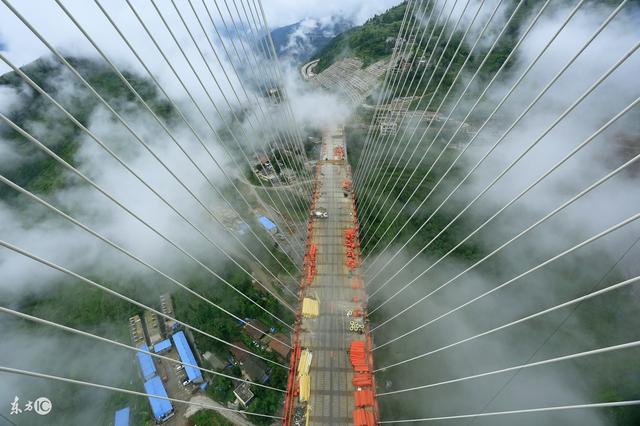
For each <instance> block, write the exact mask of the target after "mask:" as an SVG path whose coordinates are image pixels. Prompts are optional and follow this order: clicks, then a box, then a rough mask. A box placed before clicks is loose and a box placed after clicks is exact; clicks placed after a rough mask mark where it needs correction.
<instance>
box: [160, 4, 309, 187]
mask: <svg viewBox="0 0 640 426" xmlns="http://www.w3.org/2000/svg"><path fill="white" fill-rule="evenodd" d="M172 3H173V4H174V8H176V7H175V2H172ZM188 3H189V7H190V8H191V11H192V12H193V16H194V17H195V18H196V21H197V22H198V25H199V27H200V29H201V30H202V33H203V34H204V36H205V39H206V40H207V43H208V44H209V47H210V49H211V51H212V52H213V54H214V56H215V57H216V61H217V62H218V64H220V67H221V68H222V70H223V72H224V73H225V75H227V72H226V70H225V69H224V67H223V66H222V61H221V59H220V57H219V55H218V52H217V51H216V49H215V47H214V45H213V42H212V40H211V37H210V35H209V33H208V32H207V30H206V28H205V27H204V25H203V23H202V20H201V19H200V17H199V16H198V13H197V12H196V10H195V8H194V6H193V2H192V0H188ZM176 12H177V13H178V15H179V16H180V15H181V13H180V12H179V10H178V9H177V8H176ZM212 24H213V26H214V30H215V32H216V34H217V35H218V38H219V39H220V45H221V47H222V48H223V50H224V52H225V54H226V55H227V58H228V60H229V65H230V66H231V69H232V70H233V73H234V74H235V76H236V78H237V80H238V81H239V82H241V84H240V87H241V88H242V92H243V93H244V95H245V98H246V99H247V101H248V102H249V103H250V104H251V103H252V100H251V97H250V96H249V94H248V93H247V90H246V88H245V85H244V84H242V78H241V76H240V74H239V73H238V71H237V69H236V67H235V66H234V64H233V62H232V60H231V57H230V56H229V52H228V51H227V49H226V46H225V45H224V40H223V39H222V37H221V36H220V33H219V32H218V29H217V27H216V26H215V22H212ZM187 31H190V30H189V29H188V28H187ZM192 39H193V37H192ZM226 79H227V81H229V80H230V79H229V77H228V76H226ZM234 93H235V91H234ZM235 96H236V99H238V102H240V103H241V101H240V97H239V95H238V94H237V93H235ZM254 99H255V101H256V106H257V107H258V110H259V111H260V113H261V115H262V119H263V122H264V121H266V120H267V116H266V113H265V111H264V109H263V108H262V105H261V103H260V102H259V101H258V99H257V95H255V94H254ZM255 119H256V120H257V119H258V117H257V114H256V117H255ZM257 124H259V122H258V123H257ZM276 135H277V137H274V139H276V140H279V141H282V140H287V136H283V135H282V134H280V133H276ZM285 135H288V136H290V134H289V133H287V132H285ZM292 169H293V170H297V171H298V172H300V168H298V169H295V168H294V167H292ZM301 175H302V176H304V174H303V173H301ZM307 189H308V190H309V191H310V189H311V188H310V187H308V188H307ZM309 193H311V192H309Z"/></svg>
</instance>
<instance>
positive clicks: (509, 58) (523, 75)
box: [367, 0, 626, 270]
mask: <svg viewBox="0 0 640 426" xmlns="http://www.w3.org/2000/svg"><path fill="white" fill-rule="evenodd" d="M624 1H626V0H624ZM548 4H549V0H547V1H546V2H545V3H544V5H543V6H542V7H541V8H540V10H539V11H538V13H537V14H536V16H535V18H534V19H533V20H532V21H531V23H530V24H529V26H528V28H527V29H526V31H525V32H524V33H523V34H522V36H520V38H519V40H518V42H517V43H516V44H515V46H514V47H513V49H511V51H510V52H509V55H508V56H507V58H506V59H505V60H504V61H503V62H502V65H501V66H500V68H499V69H498V70H497V71H496V73H495V74H494V76H493V77H492V78H491V80H490V81H489V83H488V84H487V85H486V87H485V88H484V89H483V91H482V93H481V94H480V95H479V96H478V99H476V101H475V103H474V105H473V106H472V107H471V108H470V109H469V111H468V112H467V114H466V115H465V117H464V118H463V119H462V120H461V121H460V124H459V125H458V128H457V129H456V131H455V132H454V133H453V134H452V135H451V137H450V138H449V140H448V141H447V143H446V144H445V145H444V147H443V148H442V150H441V151H440V153H439V154H438V156H437V157H436V159H435V160H434V162H433V163H432V164H431V166H430V167H429V170H428V171H427V173H426V174H425V175H424V176H423V177H422V179H421V180H420V182H419V183H418V185H417V186H416V187H415V188H414V191H413V192H412V193H411V195H410V196H409V198H408V199H409V200H411V199H413V196H414V195H415V194H416V193H417V190H418V188H419V187H420V186H421V185H422V184H423V183H424V181H425V180H426V179H427V177H428V176H429V175H430V173H431V171H432V170H433V168H434V167H435V165H436V164H437V162H438V161H439V160H440V158H441V157H442V156H443V155H444V153H445V151H446V149H447V148H448V147H449V145H450V144H451V142H452V141H453V139H454V138H455V137H456V135H457V134H458V132H459V131H460V129H462V127H463V125H464V123H465V122H466V120H467V119H468V118H469V117H470V116H471V113H472V112H473V111H475V108H476V107H477V106H478V105H479V103H480V101H481V100H482V99H483V98H484V95H485V94H486V93H487V91H488V90H489V88H490V87H491V86H492V85H493V83H494V82H495V81H496V79H497V77H498V76H499V75H500V73H501V72H502V70H503V69H504V68H505V67H506V65H507V64H508V63H509V61H510V60H511V58H512V57H513V56H514V54H515V52H516V51H517V49H518V48H519V47H520V45H521V44H522V42H523V41H524V40H525V38H526V37H527V35H528V34H529V32H530V31H531V30H532V29H533V27H534V26H535V24H536V23H537V22H538V19H539V18H540V16H541V15H542V12H544V10H545V9H546V7H547V5H548ZM582 4H583V1H580V2H579V3H578V4H577V5H576V6H575V7H574V9H573V10H572V12H571V13H570V14H569V16H568V17H567V18H566V19H565V21H564V24H563V25H561V26H560V28H559V29H558V30H557V31H556V33H555V34H554V36H553V37H552V38H551V39H550V40H549V41H548V42H547V44H546V45H545V47H544V48H543V49H542V51H541V52H540V53H539V54H538V55H537V56H536V58H535V59H534V60H533V61H532V62H531V63H530V65H529V66H528V67H527V69H526V70H525V71H524V72H523V73H522V75H521V76H520V77H519V79H518V80H517V81H516V83H514V84H513V86H512V87H511V89H510V90H509V92H508V93H507V94H506V95H505V96H504V97H503V101H506V99H507V98H508V97H509V96H510V94H511V93H513V91H514V90H515V88H516V87H517V86H518V85H519V84H520V82H521V81H522V80H523V79H524V77H525V76H526V75H527V74H528V72H529V71H530V70H531V69H532V68H533V66H534V65H535V64H536V63H537V61H538V60H539V58H540V57H541V56H542V54H543V53H544V52H545V51H546V49H547V48H548V47H549V46H550V45H551V43H552V42H553V40H555V38H556V37H557V36H558V34H560V32H561V31H562V29H563V28H564V26H565V25H566V24H567V23H568V22H569V20H570V19H571V18H572V17H573V15H574V14H575V13H576V12H577V11H578V9H579V7H580V6H581V5H582ZM504 30H506V28H504V29H503V31H502V32H501V34H502V33H503V32H504ZM498 40H499V38H497V39H496V41H495V43H497V42H498ZM495 43H494V46H492V48H491V49H490V50H493V48H494V47H495ZM488 58H489V56H488V55H485V58H484V59H483V61H482V64H481V65H480V66H479V67H478V68H477V69H476V72H475V73H474V75H473V76H472V78H471V79H470V80H469V82H468V83H467V86H466V87H465V89H464V90H463V92H462V94H461V96H460V97H458V100H457V101H456V103H455V105H454V106H453V108H452V109H451V111H450V112H449V115H448V116H447V118H446V119H445V120H444V122H443V123H442V125H441V126H440V129H439V130H438V132H437V134H436V135H435V136H434V138H433V140H432V142H431V144H430V146H431V145H433V143H435V140H436V139H437V137H438V136H439V135H440V133H441V132H442V130H443V129H444V127H445V125H446V124H447V122H448V121H449V119H450V118H451V116H452V115H453V112H454V111H455V110H456V109H457V107H458V105H459V104H460V102H461V101H462V98H463V96H464V94H466V92H467V90H469V88H470V87H471V83H472V82H473V80H475V78H476V77H477V76H478V75H479V72H480V69H481V68H482V66H483V64H484V63H485V62H486V61H487V59H488ZM503 101H501V102H503ZM498 109H499V106H498V107H496V108H495V111H497V110H498ZM495 111H494V113H495ZM492 114H493V113H492ZM492 114H490V116H489V118H487V119H486V120H485V123H483V125H482V126H481V127H480V129H479V130H478V132H477V133H476V135H474V137H472V138H471V140H470V141H469V142H468V144H467V145H466V146H465V148H464V149H463V150H462V152H461V153H460V154H459V155H458V156H457V157H456V159H454V161H453V162H452V164H451V165H450V166H449V168H448V169H447V170H446V171H445V172H444V173H443V176H446V175H447V174H448V173H449V171H450V170H451V169H453V167H454V165H455V164H456V163H457V162H458V160H459V159H460V158H461V157H462V155H463V154H464V153H465V152H466V150H467V149H468V147H469V146H470V145H471V144H472V143H473V141H474V140H475V139H476V137H477V134H479V133H480V132H481V131H482V130H483V129H484V126H485V125H486V123H487V122H488V121H489V120H490V118H491V117H492V116H493V115H492ZM425 136H426V131H425V132H423V133H422V135H421V136H420V139H419V142H418V143H421V141H422V140H423V139H424V137H425ZM423 161H424V156H423V157H422V158H421V159H420V161H419V163H418V164H422V162H423ZM415 170H417V167H416V169H415ZM415 170H414V173H415ZM412 175H413V173H412ZM443 179H444V178H443V177H442V178H441V180H443ZM441 180H439V181H438V182H437V183H436V185H434V188H433V191H435V187H437V186H438V185H439V184H440V182H441ZM407 182H408V181H407ZM406 188H407V184H405V185H403V187H402V189H401V190H400V192H399V193H398V195H396V199H395V200H394V203H395V202H397V201H398V200H399V199H400V196H401V195H402V193H404V190H405V189H406ZM433 191H430V193H429V194H428V195H427V196H426V197H425V198H429V196H430V195H431V192H433ZM425 202H426V201H425ZM406 205H407V204H406V203H405V204H403V206H402V207H401V208H400V209H399V210H398V212H397V213H396V215H395V216H394V218H393V220H392V221H391V225H393V224H394V223H395V222H396V220H397V219H398V217H399V216H400V214H401V212H402V210H404V208H405V207H406ZM416 212H417V210H415V211H414V213H416ZM387 216H388V213H385V216H384V218H383V219H382V220H384V219H385V218H386V217H387ZM405 225H406V223H405ZM376 230H377V229H376ZM388 230H389V228H387V229H385V230H384V232H383V233H382V236H381V237H380V239H379V240H378V241H377V242H376V243H375V244H374V246H373V248H372V249H371V250H370V253H372V252H373V251H374V250H375V248H376V247H377V246H378V244H379V243H380V241H381V240H382V239H383V238H384V236H385V235H387V232H388ZM395 238H397V235H396V236H394V238H392V240H395ZM387 247H388V246H386V247H385V250H386V248H387ZM367 257H368V256H367ZM369 268H370V267H368V268H367V270H368V269H369Z"/></svg>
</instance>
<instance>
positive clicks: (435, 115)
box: [362, 0, 550, 260]
mask: <svg viewBox="0 0 640 426" xmlns="http://www.w3.org/2000/svg"><path fill="white" fill-rule="evenodd" d="M549 1H550V0H547V3H545V6H546V4H548V3H549ZM523 3H524V0H520V1H519V2H518V4H517V6H516V8H515V9H514V10H513V12H512V13H511V16H509V19H508V20H507V22H506V23H505V24H504V25H503V28H502V30H501V31H500V32H499V33H498V35H497V36H496V38H495V40H494V42H493V44H492V45H491V47H490V48H489V50H488V51H487V53H486V54H485V56H484V58H483V60H482V62H481V63H480V64H479V65H478V67H477V68H476V71H475V74H474V77H475V75H477V74H478V73H479V72H480V69H481V68H482V67H483V66H484V64H485V62H486V61H487V60H488V59H489V55H491V53H492V52H493V49H494V48H495V46H496V45H497V44H498V41H499V40H500V39H501V38H502V35H503V34H504V33H505V32H506V30H507V27H508V26H509V24H510V23H511V21H512V20H513V18H514V17H515V16H516V14H517V12H518V11H519V10H520V7H521V6H522V4H523ZM501 4H502V0H501V1H499V2H498V3H497V4H496V6H495V8H494V9H493V12H492V13H491V16H490V17H489V19H488V20H487V22H486V23H485V25H484V26H483V27H482V30H481V31H480V33H479V35H478V37H476V41H475V42H474V44H473V46H472V47H471V49H470V50H469V52H468V54H467V55H466V58H465V60H464V62H463V63H462V65H461V66H460V68H459V69H458V72H457V73H456V76H455V77H454V79H453V82H452V83H451V84H450V85H449V89H448V90H447V92H446V93H445V95H444V97H443V98H442V100H441V101H440V104H439V105H438V108H437V109H436V112H435V113H434V114H433V115H432V117H431V119H430V120H429V124H428V125H427V127H426V128H425V130H424V131H423V135H426V134H427V132H428V131H429V129H430V128H431V124H433V122H434V121H435V118H436V117H438V116H439V114H440V109H441V108H442V106H443V105H444V104H445V101H446V100H447V99H448V98H449V95H450V94H451V91H452V90H453V87H454V86H455V84H456V82H457V81H458V78H459V77H460V75H462V72H463V70H464V68H465V66H466V65H467V63H468V62H469V59H471V55H472V53H473V52H474V51H475V49H476V47H477V46H478V44H479V43H480V40H481V39H482V36H483V35H484V33H485V31H486V30H487V29H488V28H489V24H490V23H491V21H492V20H493V18H494V16H495V15H496V13H497V12H498V8H499V7H500V6H501ZM479 11H480V10H478V13H479ZM476 16H477V15H476ZM474 19H475V18H474ZM470 29H471V27H470V26H469V27H468V29H467V31H466V32H465V34H464V35H463V37H462V40H463V41H464V39H465V38H466V36H467V33H468V32H469V30H470ZM461 46H462V42H461V43H460V44H459V45H458V48H457V49H456V52H455V54H454V57H452V59H451V61H450V62H449V65H447V69H446V70H445V71H444V73H443V75H442V77H441V78H440V81H439V82H438V86H437V88H436V90H435V91H434V92H433V94H432V96H431V99H430V100H429V104H428V105H427V107H426V108H425V111H428V110H429V106H430V105H431V102H432V101H433V99H435V94H436V93H437V90H438V88H439V87H440V85H441V84H442V82H443V81H444V79H445V77H446V75H447V73H448V71H449V67H450V66H451V64H452V63H453V59H454V58H455V55H457V54H458V51H459V50H460V47H461ZM473 79H474V78H472V79H470V81H469V82H468V83H467V86H466V87H465V89H468V87H470V86H471V83H472V82H473ZM465 93H466V90H465V91H463V93H462V94H461V95H460V96H459V97H458V100H457V102H456V104H455V105H454V107H453V109H452V110H451V112H450V113H449V116H448V117H447V119H448V118H450V116H451V115H452V114H453V111H454V110H455V108H456V106H457V105H458V104H459V103H460V101H461V100H462V98H463V96H464V94H465ZM422 117H424V113H423V114H422ZM422 117H421V120H422ZM445 122H446V120H445ZM418 127H419V126H417V125H416V126H415V127H414V129H413V131H412V133H411V136H410V137H409V140H412V139H413V137H414V136H415V133H416V131H417V129H418ZM441 129H442V126H441ZM405 132H406V128H405V129H404V130H403V135H402V136H403V137H404V135H405V134H406V133H405ZM437 136H438V135H436V136H435V137H434V138H433V139H432V141H431V143H430V144H429V146H428V147H427V149H426V150H425V152H424V153H423V154H422V157H421V159H420V160H419V161H418V164H417V165H416V167H415V168H414V169H413V171H412V173H411V175H410V176H409V178H408V179H407V181H406V183H405V185H403V189H402V190H401V191H400V192H399V195H400V194H402V192H403V191H404V189H405V188H406V185H407V183H408V182H410V181H411V179H412V178H413V176H414V175H415V173H416V172H417V170H418V167H419V166H420V165H421V164H422V162H423V161H424V159H425V158H426V157H427V155H428V153H429V152H430V151H431V148H432V147H433V145H434V143H435V141H436V139H437ZM422 139H423V138H420V139H419V140H418V143H417V144H415V146H414V149H413V151H412V152H411V155H410V156H409V159H408V160H406V161H405V162H404V164H405V165H404V166H403V168H402V171H401V172H400V176H402V175H403V174H404V172H405V171H406V169H407V166H408V165H409V164H410V163H411V160H413V156H414V155H415V153H416V152H417V150H418V147H419V146H420V144H421V142H422ZM408 146H409V144H407V145H405V149H404V150H403V152H402V153H401V154H400V156H399V157H398V160H397V161H396V167H397V166H399V165H400V162H401V161H402V159H403V158H404V156H405V153H406V148H407V147H408ZM394 155H395V153H394ZM438 158H439V156H438V157H436V159H435V160H434V162H433V163H432V166H431V168H432V167H433V166H434V165H435V164H436V162H437V161H438ZM431 168H430V169H429V170H428V171H427V173H426V174H425V176H423V178H422V179H424V180H426V176H428V175H429V173H430V172H431ZM387 183H388V182H387ZM396 185H397V181H396V182H394V185H393V187H392V188H391V189H390V190H389V191H386V189H387V185H386V184H385V186H384V187H383V188H382V190H381V191H380V193H381V194H385V192H386V194H387V195H386V196H385V199H384V200H383V202H382V207H381V208H380V209H378V211H377V212H375V216H374V217H373V219H372V224H373V223H375V221H376V219H377V218H378V217H379V215H380V212H381V211H382V210H384V208H385V206H386V204H387V201H388V200H389V196H390V195H391V194H392V192H393V190H395V188H396ZM420 185H421V183H419V184H418V185H417V186H416V188H419V187H420ZM416 191H417V189H416ZM399 195H398V196H396V200H395V201H394V202H393V203H392V204H391V206H393V205H394V203H395V202H397V200H399V199H400V197H399ZM390 211H391V208H389V209H388V210H387V211H386V212H385V214H384V216H383V218H382V219H381V220H380V221H379V222H378V225H377V226H376V227H375V229H374V230H373V231H372V232H373V234H372V235H376V232H377V231H378V229H380V224H382V223H383V222H384V220H385V219H386V218H387V216H388V215H389V212H390ZM365 231H366V229H365ZM384 235H386V234H383V236H384ZM364 238H365V236H364V235H363V239H364ZM378 241H379V240H378ZM367 246H368V242H365V244H364V245H363V247H362V249H363V250H364V249H365V248H366V247H367ZM375 247H377V243H376V245H374V249H375ZM363 260H364V259H363Z"/></svg>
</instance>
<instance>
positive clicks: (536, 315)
mask: <svg viewBox="0 0 640 426" xmlns="http://www.w3.org/2000/svg"><path fill="white" fill-rule="evenodd" d="M638 281H640V277H634V278H630V279H628V280H624V281H620V282H618V283H616V284H613V285H610V286H608V287H605V288H603V289H600V290H597V291H593V292H590V293H587V294H585V295H584V296H580V297H577V298H575V299H571V300H569V301H567V302H564V303H561V304H559V305H555V306H552V307H550V308H547V309H544V310H542V311H538V312H536V313H534V314H531V315H527V316H525V317H522V318H519V319H517V320H514V321H511V322H508V323H506V324H503V325H500V326H498V327H494V328H491V329H489V330H487V331H483V332H482V333H478V334H474V335H473V336H470V337H467V338H464V339H461V340H458V341H456V342H454V343H449V344H448V345H445V346H441V347H439V348H437V349H433V350H430V351H428V352H425V353H423V354H420V355H416V356H413V357H411V358H408V359H405V360H402V361H398V362H395V363H393V364H389V365H386V366H384V367H380V368H378V369H376V370H374V372H378V371H383V370H387V369H389V368H392V367H396V366H398V365H402V364H406V363H408V362H413V361H416V360H418V359H421V358H425V357H428V356H430V355H433V354H436V353H438V352H442V351H444V350H447V349H450V348H453V347H456V346H458V345H461V344H463V343H467V342H470V341H472V340H475V339H478V338H480V337H484V336H487V335H489V334H493V333H495V332H497V331H501V330H504V329H506V328H509V327H512V326H514V325H518V324H521V323H523V322H526V321H528V320H530V319H534V318H539V317H541V316H543V315H546V314H548V313H550V312H555V311H557V310H560V309H563V308H566V307H568V306H573V305H576V304H578V303H581V302H584V301H585V300H589V299H593V298H594V297H597V296H600V295H602V294H606V293H609V292H610V291H613V290H617V289H620V288H623V287H627V286H629V285H631V284H634V283H637V282H638ZM375 349H377V348H374V349H373V350H375Z"/></svg>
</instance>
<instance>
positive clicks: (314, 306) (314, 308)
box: [302, 297, 320, 318]
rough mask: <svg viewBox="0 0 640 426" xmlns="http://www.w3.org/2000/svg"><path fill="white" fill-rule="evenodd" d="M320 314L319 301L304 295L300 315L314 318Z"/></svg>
mask: <svg viewBox="0 0 640 426" xmlns="http://www.w3.org/2000/svg"><path fill="white" fill-rule="evenodd" d="M319 314H320V303H319V302H318V301H317V300H315V299H310V298H308V297H305V298H304V299H303V300H302V316H303V317H305V318H316V317H317V316H318V315H319Z"/></svg>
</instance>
